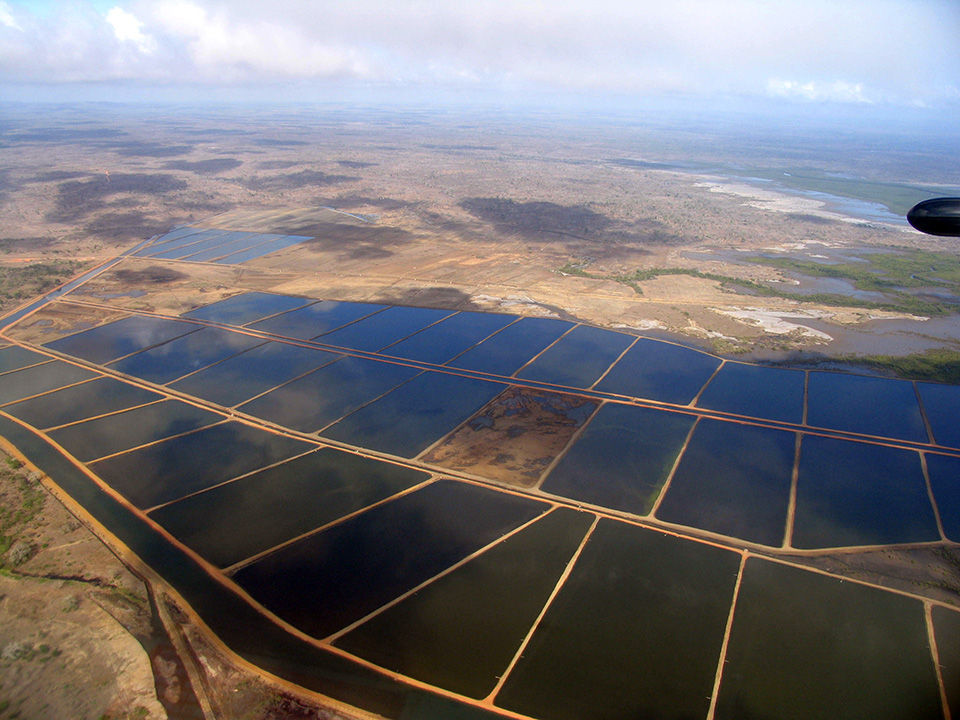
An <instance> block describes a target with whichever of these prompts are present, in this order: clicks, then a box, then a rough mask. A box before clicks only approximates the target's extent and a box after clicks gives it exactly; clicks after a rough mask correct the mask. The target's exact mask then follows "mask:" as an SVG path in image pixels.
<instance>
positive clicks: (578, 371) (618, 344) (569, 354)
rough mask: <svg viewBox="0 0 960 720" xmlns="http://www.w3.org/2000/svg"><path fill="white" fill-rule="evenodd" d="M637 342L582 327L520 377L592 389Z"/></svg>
mask: <svg viewBox="0 0 960 720" xmlns="http://www.w3.org/2000/svg"><path fill="white" fill-rule="evenodd" d="M633 340H634V338H632V337H630V336H629V335H624V334H623V333H618V332H613V331H611V330H601V329H600V328H595V327H590V326H589V325H578V326H577V327H575V328H574V329H573V330H571V331H570V332H569V333H567V334H566V335H564V336H563V337H562V338H560V340H558V341H557V343H556V344H555V345H552V346H551V347H549V348H547V349H546V350H544V352H543V354H542V355H540V357H538V358H537V359H536V360H534V361H533V362H532V363H530V364H529V365H527V366H526V367H525V368H524V369H523V370H521V371H520V372H519V373H518V374H517V377H521V378H524V379H526V380H537V381H539V382H544V383H551V384H554V385H565V386H567V387H575V388H588V387H590V386H592V385H593V384H594V383H595V382H596V381H597V378H599V377H600V376H601V375H603V373H604V372H606V370H607V368H608V367H610V365H611V363H613V362H614V361H615V360H616V359H617V358H618V357H620V354H621V353H622V352H623V351H624V350H626V349H627V348H628V347H629V346H630V343H632V342H633Z"/></svg>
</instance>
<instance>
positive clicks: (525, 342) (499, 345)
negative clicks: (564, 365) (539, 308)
mask: <svg viewBox="0 0 960 720" xmlns="http://www.w3.org/2000/svg"><path fill="white" fill-rule="evenodd" d="M571 327H573V323H570V322H567V321H565V320H553V319H550V318H529V317H525V318H520V319H519V320H518V321H517V322H515V323H513V324H512V325H508V326H507V327H505V328H503V330H500V331H499V332H498V333H497V334H496V335H493V336H491V337H490V338H488V339H486V340H484V341H483V342H482V343H480V344H479V345H476V346H475V347H473V348H471V349H470V350H468V351H467V352H465V353H464V354H463V355H461V356H460V357H458V358H455V359H454V360H451V361H450V362H449V363H448V364H449V365H450V367H455V368H463V369H464V370H475V371H477V372H485V373H491V374H493V375H513V374H514V373H515V372H516V371H517V370H519V369H520V368H521V367H523V366H524V365H525V364H526V363H527V362H529V361H530V359H531V358H533V357H535V356H536V355H537V354H538V353H540V352H542V351H543V349H544V348H545V347H547V346H548V345H550V343H552V342H554V341H556V339H557V338H559V337H560V336H561V335H563V334H564V333H565V332H567V330H569V329H570V328H571Z"/></svg>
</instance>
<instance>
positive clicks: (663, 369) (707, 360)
mask: <svg viewBox="0 0 960 720" xmlns="http://www.w3.org/2000/svg"><path fill="white" fill-rule="evenodd" d="M718 367H720V359H719V358H716V357H714V356H712V355H707V354H706V353H702V352H700V351H698V350H691V349H690V348H685V347H682V346H680V345H671V344H670V343H664V342H660V341H658V340H650V339H649V338H640V339H639V340H638V341H637V344H636V345H634V346H633V347H632V348H630V350H628V351H627V353H626V355H624V356H623V357H622V358H620V360H619V361H618V362H617V364H616V365H614V366H613V367H612V368H611V369H610V372H608V373H607V375H606V377H604V378H603V380H601V381H600V382H599V383H597V390H602V391H603V392H611V393H617V394H618V395H629V396H631V397H638V398H648V399H650V400H658V401H660V402H668V403H675V404H677V405H687V404H689V403H690V402H691V401H692V400H693V399H694V398H695V397H696V395H697V393H698V392H700V389H701V388H702V387H703V386H704V385H705V384H706V382H707V381H708V380H709V379H710V376H711V375H713V373H714V372H715V371H716V369H717V368H718Z"/></svg>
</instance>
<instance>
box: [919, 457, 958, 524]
mask: <svg viewBox="0 0 960 720" xmlns="http://www.w3.org/2000/svg"><path fill="white" fill-rule="evenodd" d="M926 458H927V472H928V473H929V476H930V489H931V490H932V491H933V498H934V500H936V502H937V510H938V511H939V513H940V523H941V525H942V526H943V534H944V535H946V537H947V539H948V540H952V541H953V542H960V457H948V456H946V455H934V454H933V453H927V455H926Z"/></svg>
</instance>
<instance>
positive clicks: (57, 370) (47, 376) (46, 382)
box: [0, 360, 97, 405]
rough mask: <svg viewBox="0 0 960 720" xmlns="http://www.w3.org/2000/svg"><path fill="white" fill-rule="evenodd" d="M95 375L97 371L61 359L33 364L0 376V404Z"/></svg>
mask: <svg viewBox="0 0 960 720" xmlns="http://www.w3.org/2000/svg"><path fill="white" fill-rule="evenodd" d="M94 377H97V373H95V372H93V371H92V370H87V369H86V368H82V367H78V366H77V365H72V364H70V363H67V362H63V361H62V360H54V361H53V362H48V363H44V364H42V365H33V366H31V367H27V368H24V369H23V370H16V371H14V372H11V373H7V374H6V375H4V376H3V377H2V378H0V405H4V404H6V403H9V402H13V401H15V400H23V399H24V398H28V397H30V396H32V395H39V394H40V393H45V392H48V391H50V390H56V389H57V388H61V387H64V386H65V385H73V384H74V383H78V382H83V381H84V380H89V379H91V378H94Z"/></svg>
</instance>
